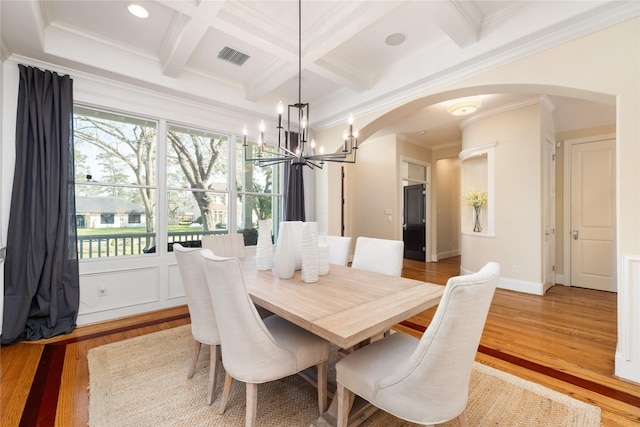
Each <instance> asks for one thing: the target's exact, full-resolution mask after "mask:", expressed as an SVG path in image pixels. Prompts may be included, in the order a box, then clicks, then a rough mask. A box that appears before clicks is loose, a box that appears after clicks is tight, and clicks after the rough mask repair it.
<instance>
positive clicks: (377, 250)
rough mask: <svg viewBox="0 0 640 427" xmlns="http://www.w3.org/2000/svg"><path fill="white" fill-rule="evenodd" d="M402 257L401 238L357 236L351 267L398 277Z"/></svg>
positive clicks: (400, 271)
mask: <svg viewBox="0 0 640 427" xmlns="http://www.w3.org/2000/svg"><path fill="white" fill-rule="evenodd" d="M403 257H404V242H403V241H402V240H387V239H376V238H373V237H358V239H357V240H356V248H355V250H354V252H353V261H351V267H352V268H359V269H361V270H368V271H374V272H376V273H381V274H387V275H389V276H398V277H400V275H401V274H402V259H403Z"/></svg>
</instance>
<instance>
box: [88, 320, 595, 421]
mask: <svg viewBox="0 0 640 427" xmlns="http://www.w3.org/2000/svg"><path fill="white" fill-rule="evenodd" d="M191 351H192V337H191V332H190V326H189V325H185V326H181V327H178V328H174V329H169V330H166V331H162V332H156V333H152V334H149V335H144V336H140V337H137V338H132V339H128V340H125V341H120V342H117V343H113V344H107V345H104V346H101V347H96V348H94V349H92V350H90V351H89V355H88V360H89V396H90V397H89V425H90V426H91V427H102V426H109V427H116V426H225V427H227V426H243V425H244V414H245V396H244V394H245V387H244V384H243V383H240V382H238V381H234V383H233V386H232V391H231V396H230V398H229V401H228V403H227V409H226V411H225V413H224V414H222V415H220V414H219V413H218V403H219V399H220V394H221V392H222V384H223V382H224V380H223V379H224V373H223V372H222V369H220V372H219V376H218V379H217V390H216V400H215V401H214V403H213V405H211V406H209V405H207V404H206V403H205V400H206V394H207V393H206V388H207V378H208V372H209V368H208V360H209V350H208V349H206V346H203V350H202V351H201V354H200V359H199V362H198V366H197V369H196V374H195V375H194V376H193V378H191V379H189V378H187V369H188V365H189V362H190V359H191ZM332 376H333V378H335V374H334V372H333V370H330V378H331V377H332ZM316 399H317V397H316V392H315V389H314V388H313V387H312V386H311V385H310V384H309V383H307V382H306V381H304V380H303V379H302V378H300V377H298V376H295V375H294V376H291V377H287V378H285V379H283V380H280V381H274V382H271V383H266V384H261V385H259V386H258V415H257V420H256V425H257V426H278V427H286V426H292V427H293V426H301V427H306V426H310V425H314V423H315V422H316V420H317V418H318V407H317V400H316ZM467 416H468V419H469V424H470V425H472V426H494V427H495V426H505V427H516V426H523V427H524V426H526V427H534V426H540V427H542V426H544V427H549V426H554V427H559V426H575V427H590V426H600V408H598V407H597V406H592V405H588V404H586V403H583V402H581V401H578V400H576V399H573V398H571V397H569V396H566V395H564V394H561V393H558V392H555V391H553V390H550V389H548V388H545V387H542V386H540V385H538V384H535V383H532V382H529V381H526V380H523V379H520V378H518V377H515V376H513V375H510V374H507V373H504V372H501V371H498V370H496V369H493V368H491V367H488V366H485V365H482V364H480V363H476V364H475V366H474V370H473V375H472V378H471V386H470V391H469V402H468V405H467ZM362 425H363V426H368V427H383V426H384V427H387V426H406V427H408V426H414V424H411V423H406V422H403V421H401V420H399V419H397V418H395V417H393V416H391V415H389V414H386V413H385V412H383V411H378V412H376V413H375V414H374V415H373V416H372V417H371V418H369V419H368V420H367V421H365V422H364V423H363V424H362ZM441 425H442V426H446V427H453V426H457V425H458V421H457V420H452V421H450V422H448V423H445V424H441Z"/></svg>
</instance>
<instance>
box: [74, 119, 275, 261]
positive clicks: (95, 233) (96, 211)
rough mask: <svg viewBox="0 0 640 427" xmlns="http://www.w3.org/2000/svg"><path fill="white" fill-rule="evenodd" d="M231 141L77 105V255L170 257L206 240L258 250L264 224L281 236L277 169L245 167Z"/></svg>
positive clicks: (214, 134)
mask: <svg viewBox="0 0 640 427" xmlns="http://www.w3.org/2000/svg"><path fill="white" fill-rule="evenodd" d="M158 129H163V131H162V132H161V134H158ZM164 129H166V131H164ZM234 140H236V136H234V135H232V134H231V133H229V134H225V133H224V132H216V131H209V130H204V129H196V128H194V127H189V126H186V125H178V124H174V123H167V121H166V120H163V119H159V120H157V121H156V120H151V119H145V118H140V117H135V116H133V115H125V114H120V113H116V112H108V111H100V110H98V109H93V108H88V107H85V106H76V107H75V108H74V142H75V156H74V157H75V184H76V215H75V219H76V224H77V225H78V253H79V257H80V258H81V259H87V258H102V257H114V256H123V255H124V256H128V255H144V254H150V253H155V252H166V251H171V250H172V247H173V244H172V243H173V242H183V243H184V244H187V245H190V244H191V245H190V246H198V245H199V243H200V240H201V239H202V236H204V235H207V234H227V233H241V234H243V235H244V237H245V243H246V244H247V245H255V244H256V242H257V225H258V220H260V219H267V218H273V221H274V227H273V229H274V232H275V233H277V226H278V225H279V223H280V218H281V207H280V206H281V203H282V194H281V193H280V182H281V178H280V174H281V172H280V167H279V166H271V167H267V168H260V167H257V166H255V165H253V164H251V163H249V164H246V163H245V161H244V152H243V146H242V141H241V140H240V142H238V143H236V144H233V143H232V141H234ZM255 148H256V145H255V144H251V149H255ZM158 177H160V180H161V181H159V178H158ZM158 209H162V210H163V211H164V212H158ZM276 235H277V234H276ZM159 236H160V238H159ZM159 240H160V241H161V244H162V245H163V246H164V249H163V250H162V251H156V246H157V245H158V241H159Z"/></svg>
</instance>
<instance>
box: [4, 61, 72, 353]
mask: <svg viewBox="0 0 640 427" xmlns="http://www.w3.org/2000/svg"><path fill="white" fill-rule="evenodd" d="M18 67H19V69H20V86H19V92H18V111H17V120H16V162H15V172H14V178H13V191H12V193H11V211H10V213H9V230H8V232H7V256H6V260H5V268H4V278H5V281H4V313H3V326H2V345H6V344H11V343H14V342H18V341H22V340H25V339H26V340H38V339H41V338H50V337H53V336H55V335H59V334H63V333H68V332H71V331H72V330H73V329H74V328H75V326H76V319H77V315H78V307H79V300H80V292H79V278H78V257H77V250H76V222H75V196H74V193H75V191H74V169H73V82H72V80H71V78H70V77H69V76H66V75H65V76H59V75H58V74H56V73H53V72H50V71H42V70H39V69H37V68H33V67H27V66H24V65H19V66H18Z"/></svg>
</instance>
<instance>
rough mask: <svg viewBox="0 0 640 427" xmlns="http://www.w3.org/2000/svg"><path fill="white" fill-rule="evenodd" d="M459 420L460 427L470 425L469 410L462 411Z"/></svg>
mask: <svg viewBox="0 0 640 427" xmlns="http://www.w3.org/2000/svg"><path fill="white" fill-rule="evenodd" d="M458 420H459V421H460V427H469V420H468V419H467V410H466V409H465V410H464V411H462V413H461V414H460V415H458Z"/></svg>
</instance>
